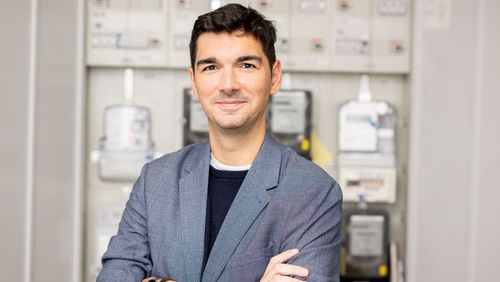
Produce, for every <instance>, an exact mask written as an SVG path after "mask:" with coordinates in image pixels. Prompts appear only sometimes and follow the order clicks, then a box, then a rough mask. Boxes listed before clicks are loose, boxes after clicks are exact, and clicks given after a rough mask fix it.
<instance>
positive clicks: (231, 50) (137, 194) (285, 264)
mask: <svg viewBox="0 0 500 282" xmlns="http://www.w3.org/2000/svg"><path fill="white" fill-rule="evenodd" d="M275 41H276V31H275V28H274V26H273V25H272V23H271V22H270V21H267V20H265V19H264V18H263V17H262V15H260V14H259V13H258V12H256V11H255V10H253V9H251V8H245V7H243V6H241V5H238V4H229V5H226V6H223V7H221V8H219V9H217V10H215V11H213V12H210V13H207V14H205V15H202V16H200V17H199V18H198V19H197V21H196V22H195V24H194V28H193V32H192V37H191V44H190V52H191V67H190V68H189V75H190V77H191V83H192V90H193V94H194V95H195V96H196V97H197V98H198V99H199V100H200V102H201V104H202V106H203V109H204V111H205V113H206V115H207V117H208V124H209V141H207V142H202V143H199V144H194V145H190V146H187V147H185V148H183V149H181V150H180V151H177V152H175V153H172V154H168V155H166V156H164V157H162V158H159V159H157V160H155V161H152V162H151V163H149V164H147V165H145V167H144V168H143V170H142V173H141V176H140V177H139V179H138V180H137V182H136V183H135V185H134V188H133V191H132V193H131V195H130V199H129V201H128V203H127V206H126V208H125V211H124V214H123V217H122V220H121V222H120V228H119V231H118V234H117V235H116V236H114V237H113V238H112V239H111V241H110V244H109V247H108V251H107V252H106V253H105V255H104V256H103V269H102V271H101V273H100V274H99V277H98V279H97V280H98V281H135V282H138V281H141V280H142V279H144V278H145V277H159V278H147V279H145V280H144V281H150V280H152V281H160V280H161V281H166V280H167V279H168V280H173V281H178V282H183V281H207V282H208V281H258V280H260V281H303V280H305V279H307V280H309V281H338V280H339V277H338V276H339V274H338V260H339V244H340V219H341V197H342V196H341V192H340V189H339V186H338V185H337V183H336V182H335V181H334V180H333V179H332V178H331V177H330V176H328V175H327V174H326V173H325V172H324V171H323V170H321V169H320V168H318V167H317V166H315V165H314V164H312V163H311V162H309V161H307V160H305V159H303V158H301V157H299V156H298V155H297V154H296V153H295V152H293V151H292V150H291V149H290V148H288V147H285V146H283V145H281V144H279V143H277V142H276V141H275V140H273V139H272V138H271V137H270V136H269V135H268V134H267V133H266V108H267V103H268V99H269V97H270V95H274V94H275V93H277V92H278V90H279V87H280V80H281V63H280V62H279V61H278V60H276V59H275V53H274V43H275ZM162 279H164V280H162Z"/></svg>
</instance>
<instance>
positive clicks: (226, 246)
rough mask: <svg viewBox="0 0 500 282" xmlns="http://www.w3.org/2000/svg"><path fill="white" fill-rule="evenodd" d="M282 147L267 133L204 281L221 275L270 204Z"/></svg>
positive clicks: (222, 228) (225, 224)
mask: <svg viewBox="0 0 500 282" xmlns="http://www.w3.org/2000/svg"><path fill="white" fill-rule="evenodd" d="M278 146H279V145H277V143H276V141H274V140H273V139H272V138H270V137H269V136H267V135H266V138H265V140H264V144H263V145H262V147H261V149H260V151H259V154H258V155H257V157H256V158H255V160H254V162H253V163H252V167H251V168H250V170H249V172H248V174H247V176H246V177H245V180H244V181H243V183H242V185H241V187H240V189H239V191H238V194H237V195H236V197H235V199H234V201H233V203H232V205H231V207H230V209H229V211H228V213H227V215H226V218H225V220H224V223H223V224H222V227H221V230H220V231H219V234H218V235H217V239H216V240H215V243H214V246H213V248H212V251H211V253H210V256H209V258H208V261H207V265H206V266H205V271H204V273H203V280H202V281H216V280H217V279H218V278H219V277H220V275H221V273H222V271H223V270H224V267H225V266H226V264H227V262H228V261H229V258H230V257H231V256H232V255H233V253H234V251H235V250H236V248H237V247H238V244H239V243H240V241H241V239H243V237H244V236H245V234H246V233H247V231H248V229H249V228H250V226H251V225H252V223H253V222H254V221H255V219H256V218H257V217H258V216H259V214H260V213H261V212H262V211H263V210H264V208H265V207H266V206H267V204H268V203H269V200H270V198H271V196H270V194H269V192H268V191H267V190H269V189H272V188H274V187H276V186H277V184H278V179H279V172H280V165H281V150H280V148H279V147H278Z"/></svg>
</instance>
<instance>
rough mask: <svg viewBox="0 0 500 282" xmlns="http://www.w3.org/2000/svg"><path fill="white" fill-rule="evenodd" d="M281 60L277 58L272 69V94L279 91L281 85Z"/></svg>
mask: <svg viewBox="0 0 500 282" xmlns="http://www.w3.org/2000/svg"><path fill="white" fill-rule="evenodd" d="M281 74H282V70H281V61H280V60H276V61H275V62H274V64H273V68H272V71H271V95H274V94H276V93H278V91H279V90H280V86H281Z"/></svg>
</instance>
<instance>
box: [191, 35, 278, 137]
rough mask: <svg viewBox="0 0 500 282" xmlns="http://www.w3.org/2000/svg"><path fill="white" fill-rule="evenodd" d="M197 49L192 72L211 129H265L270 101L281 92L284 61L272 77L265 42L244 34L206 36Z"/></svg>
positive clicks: (276, 64) (195, 87) (275, 66)
mask: <svg viewBox="0 0 500 282" xmlns="http://www.w3.org/2000/svg"><path fill="white" fill-rule="evenodd" d="M197 46H198V47H197V51H196V60H195V66H194V68H195V69H194V70H193V69H192V68H190V69H189V73H190V76H191V85H192V88H193V93H194V95H195V96H196V97H198V98H199V100H200V102H201V104H202V106H203V109H204V111H205V113H206V114H207V117H208V122H209V128H210V129H212V130H213V129H222V130H224V129H228V130H231V129H234V130H237V129H243V130H249V129H253V128H254V127H262V128H265V120H266V119H265V115H266V108H267V101H268V98H269V96H270V95H273V94H275V93H276V92H278V90H279V84H280V81H281V64H280V62H279V61H276V62H275V64H274V66H273V68H272V74H271V68H270V66H269V61H268V59H267V57H266V56H265V54H264V51H263V49H262V45H261V43H260V42H259V41H258V40H257V39H255V38H254V37H253V36H251V35H245V34H243V33H242V32H233V33H225V32H224V33H212V32H208V33H203V34H202V35H201V36H200V37H199V38H198V41H197Z"/></svg>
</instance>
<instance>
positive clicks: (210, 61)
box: [196, 57, 217, 66]
mask: <svg viewBox="0 0 500 282" xmlns="http://www.w3.org/2000/svg"><path fill="white" fill-rule="evenodd" d="M216 62H217V59H216V58H215V57H209V58H206V59H202V60H199V61H198V62H196V66H200V65H208V64H215V63H216Z"/></svg>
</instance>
